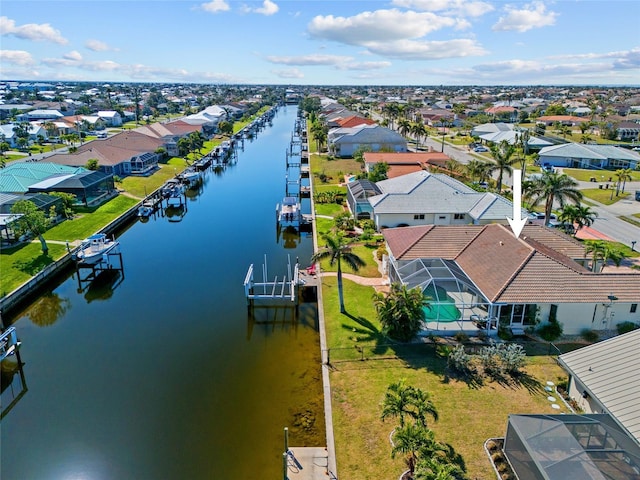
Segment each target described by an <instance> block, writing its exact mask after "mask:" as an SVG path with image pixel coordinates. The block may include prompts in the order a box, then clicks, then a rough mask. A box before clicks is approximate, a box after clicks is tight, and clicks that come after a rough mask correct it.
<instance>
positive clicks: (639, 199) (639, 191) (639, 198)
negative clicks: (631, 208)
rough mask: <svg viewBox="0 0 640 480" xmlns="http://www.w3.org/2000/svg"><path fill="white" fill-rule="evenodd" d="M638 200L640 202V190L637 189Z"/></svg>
mask: <svg viewBox="0 0 640 480" xmlns="http://www.w3.org/2000/svg"><path fill="white" fill-rule="evenodd" d="M636 201H638V202H640V190H636Z"/></svg>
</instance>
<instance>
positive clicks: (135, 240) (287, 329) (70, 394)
mask: <svg viewBox="0 0 640 480" xmlns="http://www.w3.org/2000/svg"><path fill="white" fill-rule="evenodd" d="M297 115H298V110H297V107H295V106H285V107H281V108H280V109H279V110H278V111H277V113H276V115H275V116H274V118H273V121H272V124H271V126H268V127H266V128H264V129H262V130H261V131H260V132H259V134H258V135H257V136H255V138H254V139H245V141H244V142H243V145H242V146H240V147H239V151H238V158H237V161H236V162H234V163H233V164H232V165H229V166H227V168H225V169H224V170H223V171H222V172H220V171H218V172H217V173H216V172H214V171H210V170H208V171H206V172H204V174H203V178H202V186H201V187H200V188H199V189H198V190H197V191H196V192H197V193H196V194H191V195H189V196H188V197H187V213H186V214H185V215H184V216H183V217H182V218H181V221H180V222H171V221H168V219H167V217H166V216H151V217H150V218H149V219H148V221H146V222H144V223H142V222H135V223H134V224H132V225H131V226H130V227H129V228H127V229H126V231H124V232H121V233H120V234H119V236H118V241H119V242H120V249H121V252H122V259H123V266H124V271H123V275H122V277H119V278H117V281H112V282H109V283H108V284H106V285H102V286H101V287H100V288H98V289H94V290H93V291H92V293H91V294H90V290H89V289H84V288H79V283H78V279H77V278H76V275H77V274H76V273H75V272H74V273H70V274H69V276H68V277H66V278H64V279H62V280H61V281H60V282H58V283H56V285H54V286H52V287H51V288H50V289H49V290H48V291H47V292H45V293H43V294H42V295H41V296H40V297H39V298H37V299H36V300H35V301H34V302H33V303H32V304H31V305H29V306H27V307H26V308H25V309H24V310H23V311H21V313H19V314H17V315H16V316H15V317H14V318H9V319H8V318H4V319H3V320H4V321H5V324H7V323H11V324H12V326H13V327H14V328H15V329H16V331H17V334H18V337H19V339H20V340H21V342H22V346H21V348H20V355H21V359H22V361H23V362H24V366H23V369H22V372H21V375H18V374H17V373H16V372H15V368H14V369H13V370H14V371H11V369H12V367H11V365H10V364H9V365H4V363H6V362H4V363H3V367H4V368H3V369H4V370H5V371H4V372H3V384H2V407H3V415H4V417H3V419H2V424H1V426H2V430H1V435H2V437H1V441H2V449H1V462H2V463H1V467H0V474H1V475H0V476H1V477H2V478H3V479H4V480H14V479H36V480H37V479H49V478H56V479H62V478H82V479H89V478H90V479H92V480H102V479H105V480H106V479H115V478H117V479H127V478H131V479H134V478H135V479H143V480H144V479H160V478H162V479H172V478H188V479H205V478H206V479H210V478H234V479H249V478H252V479H253V478H265V479H266V478H278V477H281V476H282V451H283V448H282V445H283V427H288V429H289V441H290V444H292V445H301V446H302V445H304V446H323V445H324V444H325V431H324V417H323V407H322V405H323V399H322V383H321V368H320V349H319V334H318V328H317V304H316V303H315V302H302V303H300V305H299V308H298V309H295V308H292V307H291V302H290V301H289V302H288V303H287V302H283V303H278V304H270V305H268V306H262V307H257V308H253V309H248V308H247V299H246V296H245V295H246V292H245V291H244V290H243V279H244V278H245V275H246V273H247V267H248V266H249V265H250V264H254V265H256V266H257V268H258V269H259V268H260V267H259V266H260V265H262V264H263V263H264V261H265V259H266V262H267V263H268V271H269V273H268V275H269V277H270V278H271V277H275V276H278V277H279V278H283V277H284V276H285V275H287V264H288V263H289V262H291V263H292V264H293V263H295V261H296V259H299V261H300V265H301V268H304V267H306V266H307V265H308V262H309V259H310V257H311V254H312V253H313V241H312V238H311V236H310V235H308V234H305V233H304V232H303V233H302V234H300V233H299V232H298V233H295V232H282V231H281V230H280V229H279V228H278V224H277V222H276V221H274V215H273V212H274V207H275V206H276V205H277V204H278V203H279V202H281V201H282V198H283V194H284V190H285V187H284V183H285V169H286V166H285V163H286V162H285V152H287V149H288V148H290V142H291V138H292V129H293V127H294V124H295V122H296V118H297ZM308 202H309V200H308V199H304V200H303V201H302V205H301V207H302V210H303V211H304V210H305V209H306V211H307V212H309V211H310V204H309V203H308ZM260 275H261V274H260ZM23 382H24V385H23Z"/></svg>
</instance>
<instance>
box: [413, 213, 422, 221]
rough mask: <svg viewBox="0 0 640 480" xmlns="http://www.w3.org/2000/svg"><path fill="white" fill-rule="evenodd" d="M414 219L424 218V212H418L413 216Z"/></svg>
mask: <svg viewBox="0 0 640 480" xmlns="http://www.w3.org/2000/svg"><path fill="white" fill-rule="evenodd" d="M413 219H414V220H424V213H419V214H418V213H416V214H415V215H414V216H413Z"/></svg>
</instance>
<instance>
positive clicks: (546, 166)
mask: <svg viewBox="0 0 640 480" xmlns="http://www.w3.org/2000/svg"><path fill="white" fill-rule="evenodd" d="M540 169H541V170H542V171H543V172H549V173H553V172H555V171H556V170H555V168H553V165H551V164H550V163H543V164H542V167H541V168H540Z"/></svg>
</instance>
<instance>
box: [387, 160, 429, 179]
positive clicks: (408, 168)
mask: <svg viewBox="0 0 640 480" xmlns="http://www.w3.org/2000/svg"><path fill="white" fill-rule="evenodd" d="M420 170H424V169H423V168H422V165H420V164H419V163H418V164H416V165H389V171H388V172H387V178H396V177H401V176H402V175H407V174H408V173H413V172H418V171H420Z"/></svg>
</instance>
